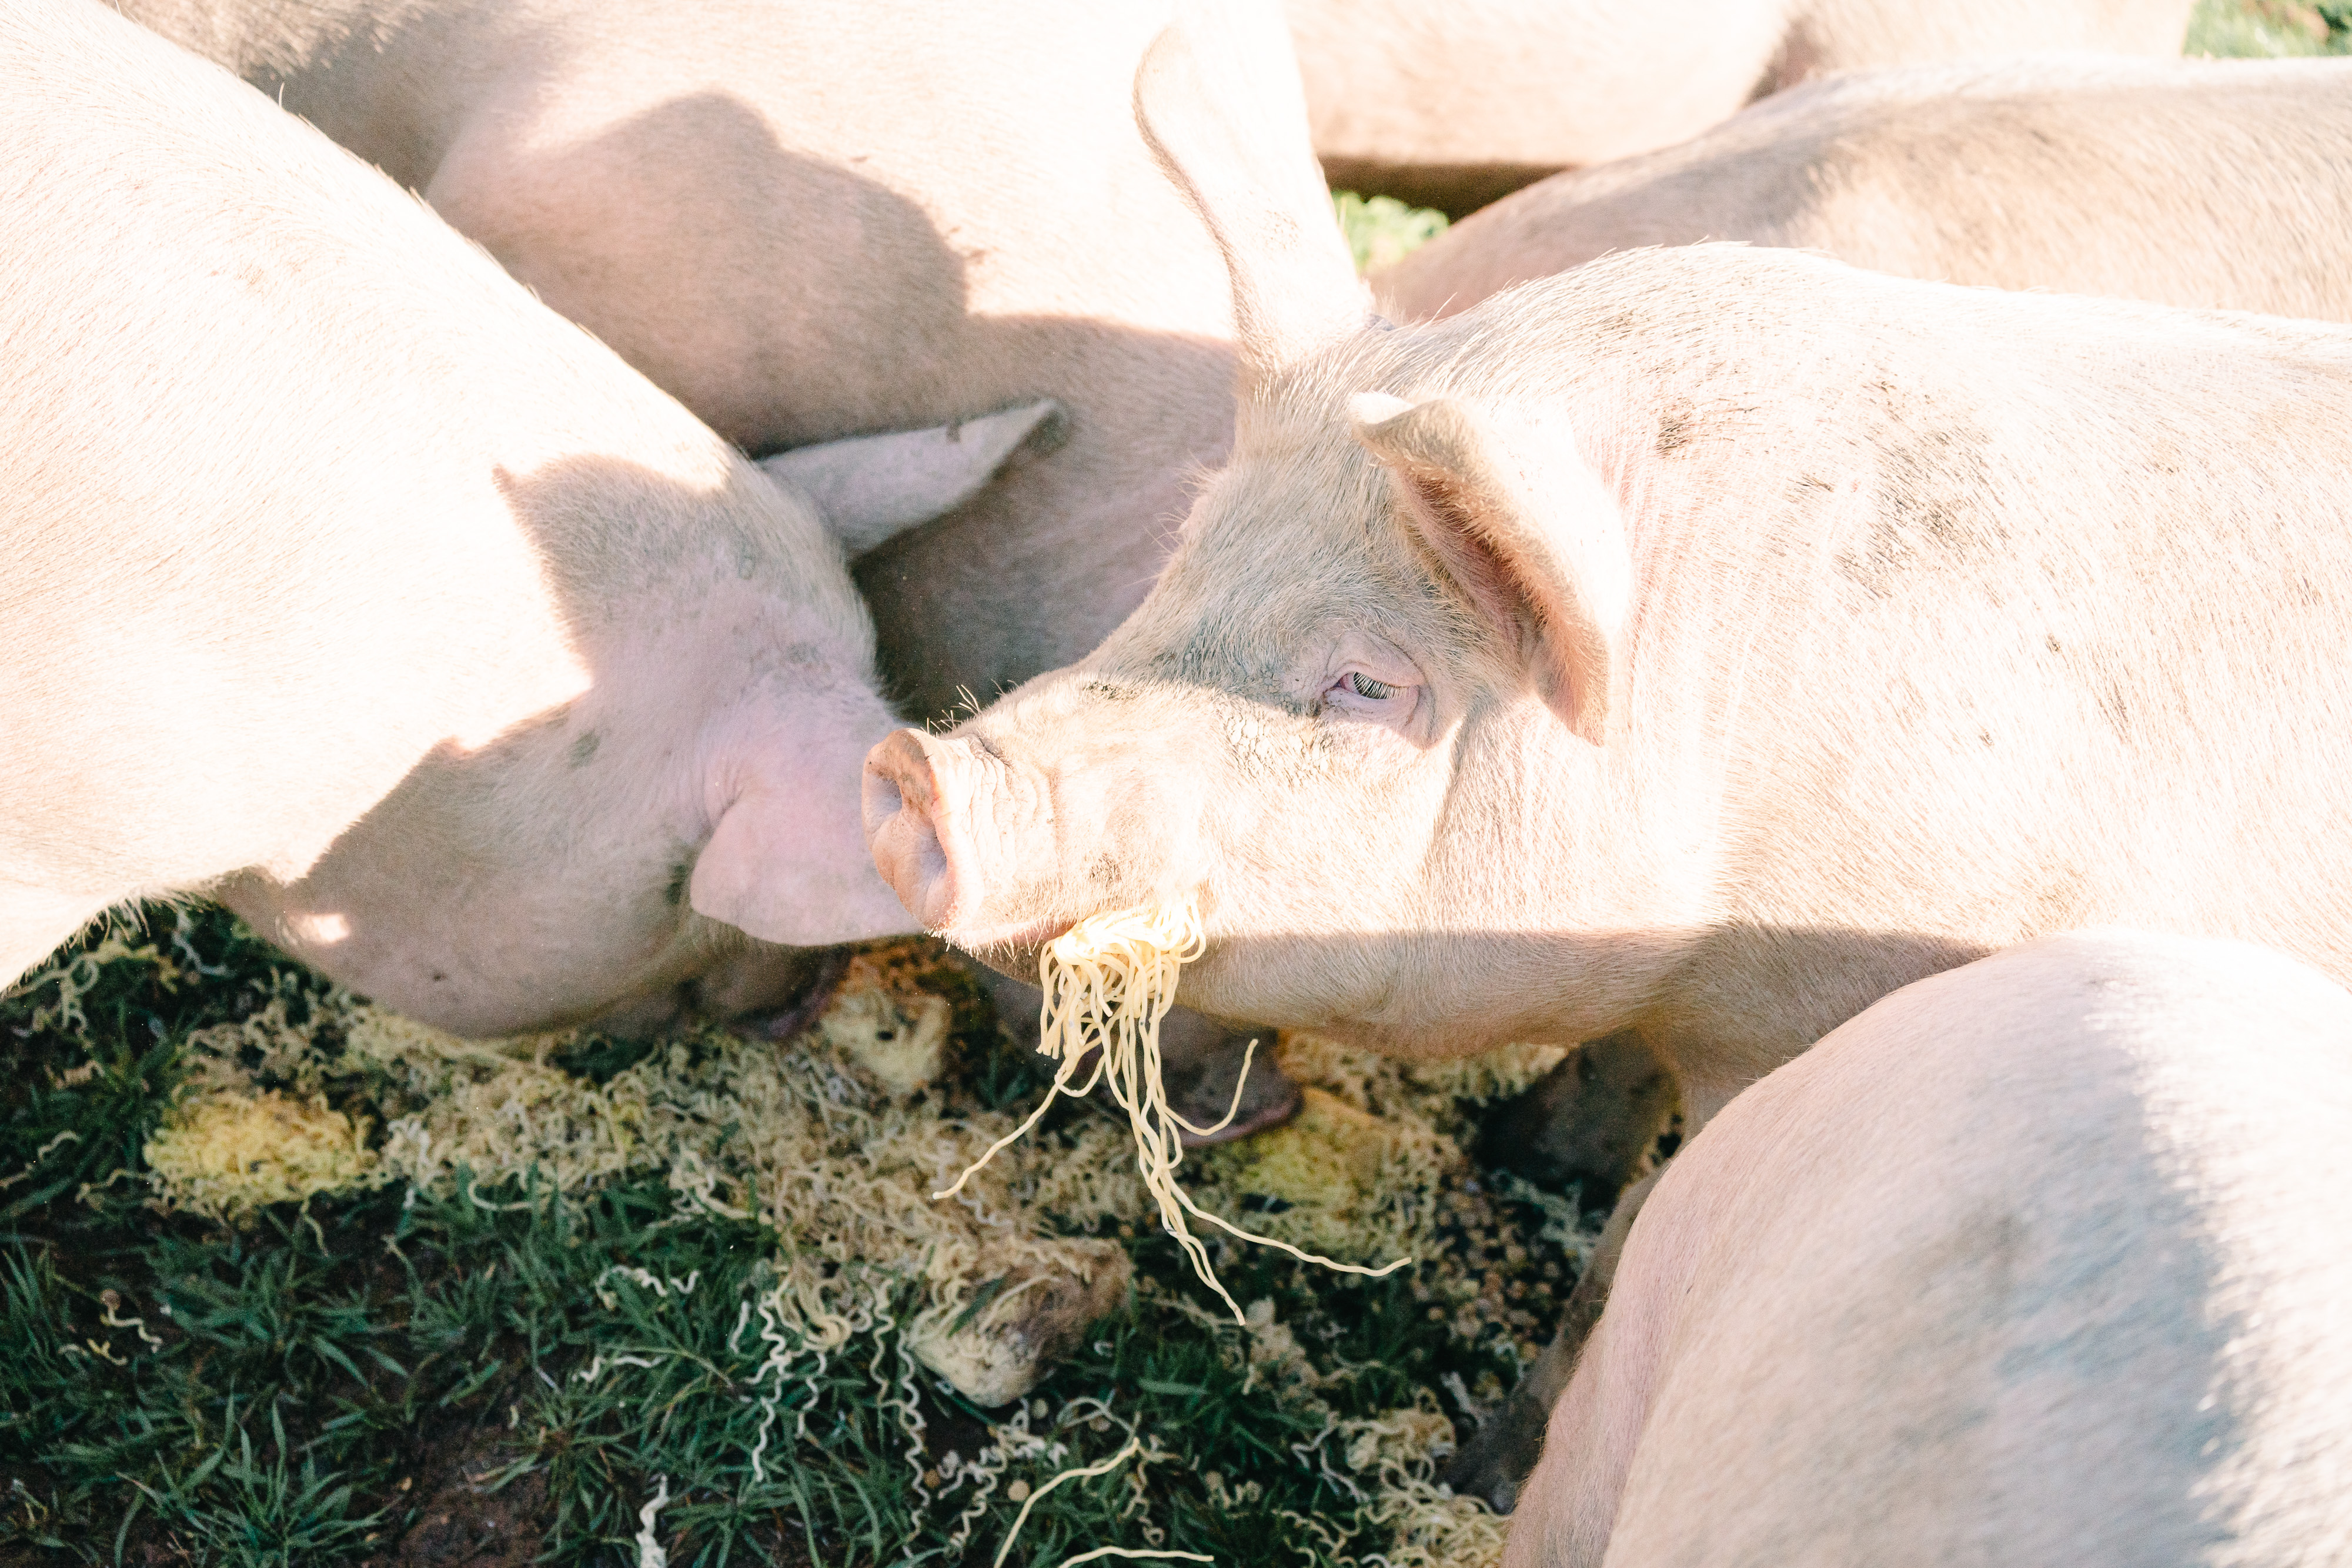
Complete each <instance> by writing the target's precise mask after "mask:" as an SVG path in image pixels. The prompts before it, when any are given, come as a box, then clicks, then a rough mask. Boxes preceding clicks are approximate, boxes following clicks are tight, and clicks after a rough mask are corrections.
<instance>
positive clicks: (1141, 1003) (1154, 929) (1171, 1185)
mask: <svg viewBox="0 0 2352 1568" xmlns="http://www.w3.org/2000/svg"><path fill="white" fill-rule="evenodd" d="M1205 945H1206V944H1205V941H1204V939H1203V938H1202V935H1201V912H1200V910H1199V908H1198V907H1197V906H1195V905H1194V904H1192V903H1191V902H1190V901H1187V902H1186V903H1183V904H1162V905H1160V907H1158V908H1156V909H1122V910H1117V911H1114V912H1112V913H1110V914H1107V915H1088V916H1087V918H1086V919H1084V920H1081V921H1079V922H1078V923H1077V924H1076V925H1074V926H1072V927H1071V928H1070V929H1069V930H1068V931H1066V932H1065V933H1063V934H1062V935H1061V936H1057V937H1055V939H1054V940H1053V941H1051V942H1048V943H1047V944H1045V950H1044V951H1043V952H1042V953H1040V954H1039V955H1038V958H1037V983H1038V985H1039V987H1040V988H1043V989H1044V991H1045V1012H1044V1015H1043V1017H1042V1018H1041V1019H1040V1020H1039V1024H1038V1031H1037V1032H1038V1040H1037V1052H1038V1054H1039V1055H1041V1056H1050V1057H1054V1058H1055V1059H1057V1060H1058V1061H1060V1062H1061V1066H1060V1067H1059V1068H1058V1069H1057V1070H1056V1071H1055V1074H1054V1084H1053V1087H1052V1088H1051V1089H1049V1090H1048V1091H1047V1092H1046V1094H1045V1100H1044V1102H1043V1103H1040V1104H1039V1105H1038V1107H1037V1109H1036V1110H1035V1111H1034V1112H1033V1113H1031V1114H1030V1116H1029V1119H1028V1120H1027V1121H1025V1122H1024V1123H1022V1124H1021V1125H1020V1126H1018V1127H1016V1128H1014V1129H1013V1131H1012V1132H1011V1133H1009V1134H1006V1135H1005V1136H1004V1137H1003V1138H1001V1139H999V1140H998V1141H997V1142H996V1143H995V1144H994V1145H992V1146H991V1147H990V1148H989V1150H988V1152H987V1153H986V1154H983V1155H981V1156H980V1158H979V1159H977V1160H975V1161H973V1162H972V1164H971V1168H970V1169H968V1170H966V1171H965V1172H964V1173H963V1175H962V1176H958V1177H957V1178H956V1182H955V1185H954V1186H950V1187H949V1188H947V1189H946V1190H945V1191H943V1192H935V1193H933V1194H932V1195H931V1196H932V1197H934V1198H945V1197H954V1196H955V1195H956V1194H957V1193H958V1192H961V1190H962V1189H963V1185H964V1183H965V1182H967V1181H970V1180H971V1177H972V1175H973V1173H974V1172H976V1171H978V1170H979V1169H980V1168H981V1167H982V1166H984V1165H986V1164H988V1162H989V1161H990V1160H991V1159H992V1158H994V1157H995V1155H996V1153H997V1151H998V1150H1000V1149H1003V1148H1004V1147H1005V1146H1006V1145H1010V1144H1012V1143H1014V1142H1015V1141H1017V1140H1018V1139H1019V1138H1021V1136H1022V1135H1023V1134H1025V1133H1027V1132H1028V1131H1029V1130H1030V1129H1031V1128H1032V1127H1034V1126H1035V1125H1036V1124H1037V1123H1038V1120H1039V1119H1040V1118H1041V1117H1043V1116H1044V1115H1045V1112H1046V1110H1047V1109H1048V1108H1049V1107H1051V1106H1052V1105H1053V1103H1054V1098H1055V1095H1058V1094H1068V1095H1072V1096H1074V1097H1078V1098H1083V1097H1084V1096H1086V1095H1088V1094H1091V1093H1093V1092H1094V1091H1095V1088H1096V1086H1097V1084H1099V1083H1101V1082H1105V1081H1106V1079H1108V1082H1109V1085H1110V1093H1111V1098H1112V1099H1113V1100H1116V1101H1117V1102H1118V1104H1119V1107H1120V1108H1121V1109H1122V1110H1124V1111H1125V1112H1126V1113H1127V1117H1128V1125H1129V1127H1130V1128H1131V1129H1132V1130H1133V1132H1134V1134H1135V1165H1136V1169H1137V1170H1138V1171H1139V1172H1140V1173H1141V1174H1142V1176H1143V1185H1144V1186H1145V1187H1146V1188H1147V1189H1148V1190H1149V1191H1150V1194H1151V1197H1152V1199H1153V1201H1154V1202H1156V1203H1157V1204H1158V1205H1159V1206H1160V1225H1161V1227H1162V1228H1164V1229H1166V1230H1167V1232H1168V1234H1169V1235H1171V1236H1172V1237H1174V1238H1175V1239H1176V1243H1177V1245H1178V1246H1180V1247H1181V1248H1182V1249H1184V1255H1185V1257H1187V1258H1188V1259H1190V1260H1192V1271H1193V1272H1194V1273H1195V1274H1197V1275H1199V1276H1200V1278H1201V1281H1202V1283H1203V1284H1205V1285H1207V1286H1208V1287H1209V1288H1210V1289H1211V1290H1213V1291H1216V1292H1217V1295H1218V1296H1219V1297H1220V1298H1221V1299H1222V1300H1223V1301H1224V1303H1225V1305H1226V1307H1228V1308H1229V1309H1231V1311H1232V1312H1233V1314H1234V1322H1246V1321H1247V1320H1246V1319H1245V1318H1244V1316H1243V1314H1242V1310H1241V1307H1240V1306H1239V1305H1238V1304H1237V1303H1236V1302H1235V1301H1234V1298H1233V1296H1232V1295H1231V1294H1230V1293H1229V1292H1228V1291H1226V1290H1225V1287H1224V1286H1223V1284H1222V1283H1220V1282H1219V1281H1218V1279H1217V1275H1216V1271H1215V1270H1213V1269H1212V1268H1210V1266H1209V1250H1208V1248H1207V1247H1206V1246H1204V1245H1203V1244H1202V1241H1201V1239H1200V1238H1199V1237H1197V1236H1195V1235H1193V1234H1192V1227H1191V1225H1189V1224H1188V1223H1187V1222H1186V1219H1185V1217H1186V1216H1187V1215H1190V1216H1192V1218H1195V1219H1202V1220H1205V1221H1207V1222H1208V1223H1209V1224H1211V1225H1213V1226H1215V1227H1216V1228H1219V1229H1220V1230H1223V1231H1224V1232H1226V1233H1227V1234H1229V1235H1231V1236H1233V1237H1234V1238H1236V1239H1240V1240H1243V1241H1255V1242H1256V1243H1257V1244H1258V1245H1260V1246H1262V1247H1278V1248H1280V1249H1282V1250H1283V1251H1285V1252H1287V1253H1289V1254H1290V1255H1291V1256H1292V1257H1294V1258H1297V1259H1298V1260H1300V1261H1302V1262H1307V1263H1320V1264H1321V1265H1323V1267H1325V1268H1327V1269H1334V1270H1339V1272H1341V1273H1347V1274H1361V1275H1363V1276H1365V1277H1366V1278H1368V1279H1374V1280H1377V1279H1379V1278H1380V1277H1381V1275H1383V1274H1387V1273H1391V1272H1392V1271H1393V1270H1398V1269H1402V1268H1403V1267H1404V1266H1405V1265H1406V1264H1407V1263H1410V1262H1412V1259H1410V1258H1400V1259H1398V1260H1396V1261H1395V1262H1393V1263H1390V1264H1386V1265H1384V1266H1382V1267H1381V1268H1378V1269H1367V1268H1364V1267H1362V1266H1360V1265H1359V1264H1355V1263H1341V1262H1339V1261H1337V1260H1333V1259H1329V1258H1324V1257H1320V1256H1318V1255H1317V1254H1315V1253H1312V1252H1305V1251H1301V1250H1300V1249H1297V1248H1296V1247H1293V1246H1292V1245H1290V1243H1288V1242H1287V1241H1278V1240H1276V1239H1274V1238H1273V1237H1271V1236H1260V1235H1257V1234H1256V1233H1255V1232H1253V1231H1248V1230H1244V1229H1243V1228H1241V1227H1239V1226H1237V1225H1234V1223H1232V1222H1231V1221H1230V1220H1225V1219H1221V1218H1218V1217H1217V1216H1216V1215H1213V1214H1211V1213H1209V1212H1208V1211H1207V1210H1206V1209H1203V1208H1202V1207H1199V1206H1198V1205H1196V1204H1195V1203H1193V1201H1192V1195H1191V1194H1189V1193H1187V1192H1186V1191H1185V1190H1184V1189H1183V1188H1182V1187H1181V1186H1178V1185H1177V1182H1176V1167H1177V1166H1178V1165H1180V1164H1181V1163H1182V1161H1183V1158H1184V1151H1183V1144H1182V1142H1181V1138H1180V1135H1179V1134H1180V1130H1181V1132H1188V1133H1191V1134H1192V1135H1193V1136H1195V1137H1206V1136H1208V1135H1210V1134H1213V1133H1218V1132H1222V1131H1223V1129H1224V1128H1226V1127H1228V1126H1230V1125H1232V1124H1233V1120H1234V1116H1235V1115H1237V1114H1239V1113H1240V1111H1241V1104H1242V1085H1243V1084H1244V1083H1246V1082H1248V1080H1249V1069H1250V1063H1251V1061H1254V1060H1255V1056H1256V1053H1257V1042H1256V1041H1255V1040H1252V1041H1251V1042H1250V1045H1249V1050H1248V1051H1247V1052H1246V1053H1244V1056H1243V1059H1242V1076H1241V1079H1240V1080H1239V1081H1238V1082H1235V1083H1234V1103H1233V1105H1232V1106H1231V1108H1229V1109H1228V1110H1227V1111H1226V1112H1225V1115H1224V1120H1223V1121H1221V1122H1218V1123H1216V1124H1214V1125H1213V1126H1207V1127H1196V1126H1194V1125H1193V1124H1192V1123H1190V1122H1188V1121H1186V1120H1185V1119H1184V1118H1183V1117H1182V1116H1181V1115H1179V1114H1177V1113H1176V1111H1175V1108H1174V1107H1172V1106H1171V1105H1170V1104H1169V1103H1168V1091H1167V1089H1166V1087H1165V1086H1164V1085H1163V1084H1162V1082H1160V1019H1164V1018H1166V1017H1167V1016H1168V1009H1170V1008H1171V1007H1173V1006H1175V1005H1176V979H1177V976H1178V975H1179V974H1180V973H1181V972H1182V970H1183V967H1184V966H1185V965H1186V964H1189V963H1191V962H1192V960H1193V959H1195V958H1197V957H1199V956H1201V951H1202V947H1203V946H1205ZM1097 1048H1099V1049H1100V1051H1101V1055H1100V1056H1099V1057H1097V1059H1096V1061H1095V1067H1094V1071H1093V1072H1092V1073H1090V1074H1088V1075H1087V1081H1086V1082H1085V1083H1084V1084H1083V1085H1081V1086H1077V1087H1073V1085H1072V1080H1074V1079H1075V1078H1076V1076H1077V1073H1078V1069H1079V1066H1080V1065H1081V1064H1082V1063H1083V1062H1085V1061H1086V1059H1087V1055H1088V1053H1089V1052H1091V1051H1095V1050H1097Z"/></svg>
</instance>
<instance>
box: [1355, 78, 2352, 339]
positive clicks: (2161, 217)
mask: <svg viewBox="0 0 2352 1568" xmlns="http://www.w3.org/2000/svg"><path fill="white" fill-rule="evenodd" d="M2347 146H2352V60H2200V61H2184V60H2175V61H2168V62H2158V61H2144V60H2121V59H2117V60H2102V59H2097V58H2080V57H2077V58H2067V57H2059V58H2036V59H2021V60H2003V61H1997V62H1976V63H1969V64H1965V65H1937V66H1920V67H1915V68H1910V69H1907V70H1895V71H1880V72H1874V73H1867V74H1862V75H1855V76H1848V77H1838V78H1832V79H1831V80H1828V81H1824V82H1819V83H1816V84H1813V85H1811V86H1807V87H1802V88H1799V89H1796V90H1795V91H1793V92H1787V93H1782V94H1780V95H1779V96H1778V97H1775V98H1771V99H1767V100H1765V101H1764V102H1762V103H1759V104H1758V105H1757V106H1756V107H1754V108H1753V109H1749V110H1745V111H1744V112H1742V113H1740V114H1738V115H1735V116H1734V117H1733V118H1732V119H1731V120H1728V121H1727V122H1726V123H1724V124H1723V125H1721V126H1718V127H1717V128H1716V129H1715V130H1713V131H1709V132H1707V133H1706V135H1704V136H1701V137H1699V138H1697V139H1696V140H1695V141H1688V142H1685V143H1684V144H1683V145H1682V146H1679V147H1675V148H1671V149H1668V150H1667V151H1664V152H1653V153H1651V154H1649V155H1647V156H1646V157H1641V158H1632V159H1627V160H1625V161H1624V162H1618V163H1612V164H1609V165H1607V166H1606V167H1603V168H1598V169H1588V170H1584V171H1581V172H1576V173H1570V174H1559V175H1556V176H1554V177H1553V178H1551V179H1549V180H1546V181H1545V182H1543V183H1541V184H1539V185H1537V186H1534V187H1533V188H1531V189H1529V190H1525V191H1521V192H1520V193H1517V195H1515V196H1512V197H1510V198H1509V199H1507V200H1506V201H1503V202H1500V203H1498V204H1496V205H1495V206H1492V207H1490V208H1488V209H1487V210H1486V211H1485V212H1482V213H1479V214H1476V215H1475V216H1473V217H1472V218H1470V219H1469V220H1468V221H1467V222H1465V223H1464V224H1462V225H1460V226H1459V227H1457V228H1455V229H1454V230H1453V231H1452V232H1450V233H1448V234H1445V235H1441V236H1439V237H1438V238H1437V239H1436V240H1435V241H1433V242H1432V243H1431V244H1429V245H1427V246H1423V247H1422V248H1421V249H1420V250H1419V251H1416V252H1415V253H1413V254H1412V255H1411V256H1407V257H1405V258H1404V260H1403V261H1402V262H1400V263H1399V264H1397V265H1396V266H1395V267H1391V268H1390V269H1388V270H1387V271H1385V272H1384V273H1383V274H1381V277H1379V278H1378V279H1377V280H1376V283H1375V287H1376V288H1377V289H1378V291H1379V293H1380V297H1381V306H1382V308H1383V309H1384V310H1386V311H1387V312H1388V313H1389V314H1390V315H1391V316H1394V317H1396V318H1398V319H1413V320H1423V319H1435V318H1437V317H1441V316H1446V315H1450V314H1453V313H1454V312H1455V311H1459V310H1465V309H1467V308H1470V307H1471V306H1473V305H1475V304H1476V303H1477V302H1478V301H1479V300H1481V299H1484V298H1486V297H1487V296H1488V295H1490V294H1493V293H1495V292H1496V290H1498V289H1502V288H1505V287H1509V286H1510V285H1511V284H1514V283H1518V282H1523V281H1525V280H1526V279H1528V278H1531V277H1543V276H1544V275H1545V274H1547V273H1552V272H1559V271H1564V270H1566V269H1567V268H1569V267H1576V266H1580V265H1581V264H1582V263H1584V262H1587V261H1590V260H1591V259H1592V258H1593V257H1595V256H1603V255H1606V254H1608V253H1609V252H1611V251H1617V250H1631V249H1634V248H1637V247H1639V246H1649V245H1689V244H1692V243H1694V242H1696V241H1698V240H1704V239H1717V240H1744V241H1748V242H1751V243H1754V244H1757V245H1772V246H1794V247H1797V248H1800V249H1805V250H1818V251H1824V252H1827V253H1828V254H1829V255H1832V256H1836V257H1838V258H1839V259H1840V260H1841V261H1847V262H1851V263H1853V265H1854V266H1856V267H1870V268H1872V269H1874V270H1875V271H1879V272H1893V273H1899V274H1901V275H1902V276H1904V277H1926V278H1935V279H1939V280H1941V281H1944V282H1947V283H1972V284H1990V285H1993V286H1994V287H2000V288H2048V289H2053V290H2055V291H2057V292H2060V293H2063V294H2109V295H2116V296H2121V297H2124V298H2133V299H2150V300H2155V301H2157V302H2158V303H2161V304H2167V305H2186V306H2191V307H2196V308H2213V309H2232V310H2263V311H2267V312H2270V313H2272V314H2273V315H2280V316H2311V317H2318V318H2323V319H2328V320H2335V321H2342V320H2346V319H2352V276H2347V274H2352V269H2347V267H2345V266H2344V257H2345V256H2346V255H2347V253H2352V178H2347V173H2346V164H2345V156H2344V149H2345V148H2346V147H2347Z"/></svg>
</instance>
